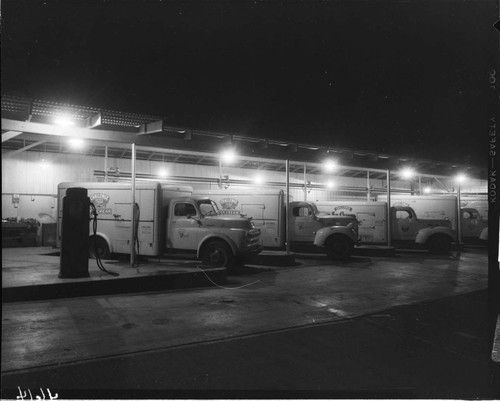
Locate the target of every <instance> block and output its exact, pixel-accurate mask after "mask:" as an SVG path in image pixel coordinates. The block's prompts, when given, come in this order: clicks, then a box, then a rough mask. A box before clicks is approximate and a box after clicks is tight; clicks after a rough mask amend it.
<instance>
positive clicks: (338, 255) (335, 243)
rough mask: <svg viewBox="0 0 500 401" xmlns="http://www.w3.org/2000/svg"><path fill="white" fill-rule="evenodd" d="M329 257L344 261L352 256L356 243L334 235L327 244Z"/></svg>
mask: <svg viewBox="0 0 500 401" xmlns="http://www.w3.org/2000/svg"><path fill="white" fill-rule="evenodd" d="M325 248H326V252H327V255H328V257H329V258H330V259H333V260H344V259H347V258H348V257H349V256H351V253H352V249H353V248H354V243H353V242H352V241H351V240H350V239H348V238H345V237H343V236H339V235H333V236H331V237H330V238H328V239H327V241H326V244H325Z"/></svg>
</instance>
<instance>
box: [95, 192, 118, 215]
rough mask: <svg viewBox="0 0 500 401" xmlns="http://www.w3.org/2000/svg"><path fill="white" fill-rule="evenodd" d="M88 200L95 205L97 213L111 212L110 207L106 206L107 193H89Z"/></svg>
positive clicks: (107, 200)
mask: <svg viewBox="0 0 500 401" xmlns="http://www.w3.org/2000/svg"><path fill="white" fill-rule="evenodd" d="M90 201H91V202H92V203H93V204H94V205H95V208H96V209H97V213H99V214H112V213H113V211H112V209H111V208H108V207H107V206H108V202H109V195H106V194H101V193H97V194H92V195H90Z"/></svg>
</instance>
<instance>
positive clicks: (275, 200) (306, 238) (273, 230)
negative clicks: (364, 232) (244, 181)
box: [198, 188, 358, 259]
mask: <svg viewBox="0 0 500 401" xmlns="http://www.w3.org/2000/svg"><path fill="white" fill-rule="evenodd" d="M198 194H201V195H204V196H208V197H210V199H213V200H214V201H215V202H216V203H217V206H218V207H219V209H220V211H221V213H222V214H228V215H231V214H243V215H245V216H247V217H249V218H251V219H252V221H253V222H254V224H255V226H256V227H257V228H259V229H260V230H261V232H262V240H263V245H264V247H266V248H268V249H280V248H283V247H285V246H286V228H287V224H286V195H285V193H284V191H282V190H259V191H258V192H252V191H249V190H243V189H241V190H238V189H233V188H231V189H225V190H224V189H221V190H212V191H199V192H198ZM289 206H290V213H289V222H288V223H289V226H288V227H289V229H288V233H289V236H290V247H291V248H292V249H294V250H300V251H312V252H318V251H319V252H324V253H326V254H327V255H328V256H329V257H331V258H332V259H345V258H347V257H349V256H350V255H351V253H352V250H353V247H354V246H355V245H357V244H358V224H357V220H356V218H355V216H354V215H352V214H344V215H342V216H340V215H337V216H329V215H327V214H324V213H321V212H320V211H319V210H318V208H317V207H316V205H315V204H314V203H313V202H297V201H293V200H292V201H290V200H289Z"/></svg>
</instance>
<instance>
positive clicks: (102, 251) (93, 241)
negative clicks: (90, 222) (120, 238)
mask: <svg viewBox="0 0 500 401" xmlns="http://www.w3.org/2000/svg"><path fill="white" fill-rule="evenodd" d="M96 251H97V255H99V258H100V259H109V257H110V255H111V253H110V251H109V245H108V243H107V242H106V240H105V239H104V238H102V237H99V236H98V235H93V236H91V237H90V241H89V255H90V257H91V258H93V259H95V254H96Z"/></svg>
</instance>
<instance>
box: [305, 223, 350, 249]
mask: <svg viewBox="0 0 500 401" xmlns="http://www.w3.org/2000/svg"><path fill="white" fill-rule="evenodd" d="M332 235H345V236H346V237H347V238H349V239H350V240H351V241H352V242H353V243H354V244H357V243H358V239H357V238H356V234H355V233H354V232H353V230H352V229H351V228H349V227H346V226H332V227H323V228H321V229H319V230H318V231H316V235H315V236H314V245H316V246H321V247H322V246H325V243H326V241H327V240H328V238H329V237H330V236H332Z"/></svg>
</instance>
